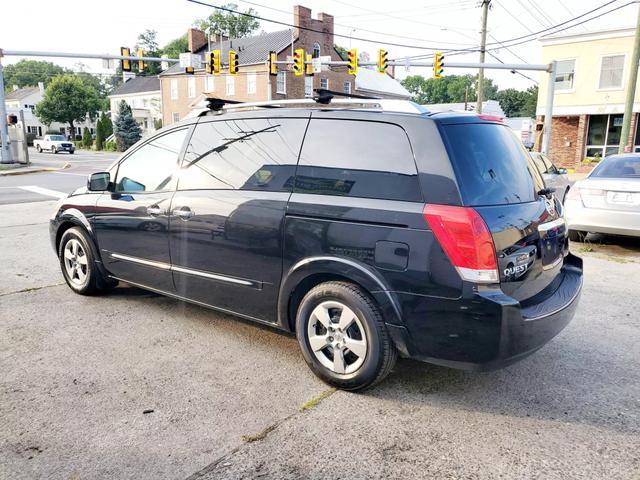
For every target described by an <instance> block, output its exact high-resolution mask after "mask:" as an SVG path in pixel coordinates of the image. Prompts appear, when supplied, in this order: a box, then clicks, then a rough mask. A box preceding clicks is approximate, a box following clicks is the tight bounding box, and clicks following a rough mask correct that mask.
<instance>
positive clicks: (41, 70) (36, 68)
mask: <svg viewBox="0 0 640 480" xmlns="http://www.w3.org/2000/svg"><path fill="white" fill-rule="evenodd" d="M64 73H68V70H67V69H65V68H62V67H61V66H59V65H56V64H54V63H51V62H43V61H40V60H20V61H19V62H18V63H14V64H12V65H7V66H6V67H4V84H5V88H6V90H10V89H11V88H13V85H17V86H18V87H20V88H22V87H35V86H37V85H38V82H44V85H45V86H47V85H49V83H50V82H51V80H53V79H54V78H55V77H56V76H58V75H63V74H64Z"/></svg>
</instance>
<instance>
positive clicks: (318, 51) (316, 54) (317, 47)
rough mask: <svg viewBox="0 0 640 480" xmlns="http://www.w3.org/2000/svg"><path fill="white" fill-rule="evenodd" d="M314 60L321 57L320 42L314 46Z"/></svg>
mask: <svg viewBox="0 0 640 480" xmlns="http://www.w3.org/2000/svg"><path fill="white" fill-rule="evenodd" d="M312 56H313V58H318V57H320V44H319V43H318V42H316V43H314V44H313V55H312Z"/></svg>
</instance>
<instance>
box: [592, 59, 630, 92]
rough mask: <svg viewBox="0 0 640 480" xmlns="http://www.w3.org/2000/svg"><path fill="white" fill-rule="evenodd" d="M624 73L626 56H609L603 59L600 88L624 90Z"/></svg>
mask: <svg viewBox="0 0 640 480" xmlns="http://www.w3.org/2000/svg"><path fill="white" fill-rule="evenodd" d="M623 72H624V55H608V56H606V57H602V63H601V65H600V83H599V84H598V88H602V89H608V88H622V76H623Z"/></svg>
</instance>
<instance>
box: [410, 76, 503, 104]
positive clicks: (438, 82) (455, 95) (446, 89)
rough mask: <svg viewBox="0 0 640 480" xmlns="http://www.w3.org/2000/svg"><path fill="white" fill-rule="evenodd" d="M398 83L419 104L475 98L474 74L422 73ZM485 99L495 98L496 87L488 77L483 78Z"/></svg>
mask: <svg viewBox="0 0 640 480" xmlns="http://www.w3.org/2000/svg"><path fill="white" fill-rule="evenodd" d="M400 83H402V85H403V86H404V87H405V88H406V89H407V90H408V91H409V92H411V94H412V99H413V101H414V102H417V103H420V104H433V103H461V102H464V100H465V91H466V92H467V101H468V102H474V101H475V100H476V99H477V93H476V87H477V83H478V77H477V76H475V75H446V76H444V77H442V78H438V79H436V78H425V77H423V76H422V75H410V76H408V77H406V78H405V79H404V80H402V81H401V82H400ZM484 92H485V99H486V100H495V99H496V95H497V92H498V87H497V86H496V85H494V84H493V80H491V79H490V78H485V79H484Z"/></svg>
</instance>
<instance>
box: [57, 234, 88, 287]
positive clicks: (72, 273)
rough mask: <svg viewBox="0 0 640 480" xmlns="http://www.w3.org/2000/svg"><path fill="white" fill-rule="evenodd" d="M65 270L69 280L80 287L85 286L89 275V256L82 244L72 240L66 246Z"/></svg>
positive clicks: (64, 252)
mask: <svg viewBox="0 0 640 480" xmlns="http://www.w3.org/2000/svg"><path fill="white" fill-rule="evenodd" d="M63 255H64V268H65V270H66V272H67V277H68V278H69V280H70V281H71V282H72V283H73V284H75V285H78V286H82V285H84V282H85V281H86V279H87V275H88V273H89V265H88V262H87V254H86V252H85V251H84V248H83V246H82V244H81V243H80V242H79V241H78V240H76V239H75V238H72V239H71V240H69V241H68V242H67V243H66V245H65V246H64V251H63Z"/></svg>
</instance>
